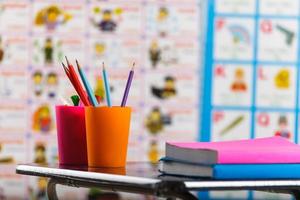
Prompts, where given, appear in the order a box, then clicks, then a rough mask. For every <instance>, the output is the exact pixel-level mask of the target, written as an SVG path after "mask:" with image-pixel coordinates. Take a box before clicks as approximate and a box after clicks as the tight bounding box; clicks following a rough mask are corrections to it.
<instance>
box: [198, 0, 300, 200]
mask: <svg viewBox="0 0 300 200" xmlns="http://www.w3.org/2000/svg"><path fill="white" fill-rule="evenodd" d="M299 6H300V5H299V1H293V0H282V1H272V0H246V1H245V0H244V1H241V0H215V1H208V4H207V10H208V13H207V17H208V18H207V32H206V38H205V40H206V43H205V44H206V47H205V49H206V52H205V55H204V58H205V61H204V63H205V64H204V70H205V72H204V92H203V94H204V95H203V106H202V108H203V109H202V119H203V118H205V117H206V118H208V117H209V118H210V119H211V120H202V121H201V130H200V132H201V133H200V135H201V137H200V139H201V140H203V141H225V140H232V139H249V138H260V137H270V136H281V137H285V138H288V139H289V140H291V141H293V142H296V143H298V142H299V140H298V135H299V125H298V121H299V118H298V116H299V99H300V95H299V78H300V77H299V73H300V69H299V63H300V51H299V46H300V43H299V40H298V35H299V24H300V21H299ZM222 194H223V195H224V196H222ZM203 195H206V197H207V198H208V197H209V196H210V197H212V198H221V199H222V198H224V197H225V196H228V197H231V198H241V197H244V198H248V199H252V198H258V199H259V198H262V199H266V198H267V195H266V194H264V193H260V192H255V193H251V192H246V193H244V194H243V195H242V196H239V195H237V193H236V192H235V191H234V192H226V193H225V192H224V193H223V192H218V193H215V192H211V193H209V194H203ZM221 196H222V197H221ZM280 197H281V196H278V198H280ZM285 197H286V196H285Z"/></svg>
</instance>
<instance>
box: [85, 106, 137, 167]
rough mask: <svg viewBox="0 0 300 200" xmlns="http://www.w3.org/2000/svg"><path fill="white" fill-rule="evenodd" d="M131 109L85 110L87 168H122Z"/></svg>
mask: <svg viewBox="0 0 300 200" xmlns="http://www.w3.org/2000/svg"><path fill="white" fill-rule="evenodd" d="M130 115H131V108H130V107H117V106H116V107H92V106H89V107H85V120H86V139H87V153H88V166H89V167H125V165H126V157H127V146H128V136H129V129H130Z"/></svg>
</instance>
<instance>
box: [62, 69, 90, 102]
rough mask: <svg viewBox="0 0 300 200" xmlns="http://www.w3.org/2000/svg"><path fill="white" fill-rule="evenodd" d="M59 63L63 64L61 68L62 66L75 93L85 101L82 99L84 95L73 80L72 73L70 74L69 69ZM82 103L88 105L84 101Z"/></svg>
mask: <svg viewBox="0 0 300 200" xmlns="http://www.w3.org/2000/svg"><path fill="white" fill-rule="evenodd" d="M61 64H62V66H63V68H64V71H65V73H66V74H67V76H68V78H69V80H70V82H71V83H72V85H73V87H74V89H75V90H76V92H77V94H78V95H79V96H80V98H81V99H82V101H83V102H85V101H84V97H83V93H82V92H81V91H80V90H79V88H78V86H77V84H76V83H75V82H74V78H73V77H72V75H71V74H70V71H69V69H68V68H67V67H66V66H65V64H64V63H61ZM84 105H88V104H87V103H86V102H85V103H84Z"/></svg>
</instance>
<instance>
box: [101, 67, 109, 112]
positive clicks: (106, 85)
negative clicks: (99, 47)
mask: <svg viewBox="0 0 300 200" xmlns="http://www.w3.org/2000/svg"><path fill="white" fill-rule="evenodd" d="M102 64H103V66H102V67H103V68H102V76H103V81H104V85H105V94H106V101H107V105H108V107H111V100H110V87H109V82H108V78H107V74H106V70H105V67H104V63H102Z"/></svg>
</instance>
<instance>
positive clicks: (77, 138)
mask: <svg viewBox="0 0 300 200" xmlns="http://www.w3.org/2000/svg"><path fill="white" fill-rule="evenodd" d="M55 111H56V124H57V142H58V158H59V164H60V165H72V166H87V163H88V161H87V146H86V133H85V115H84V107H81V106H56V107H55Z"/></svg>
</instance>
